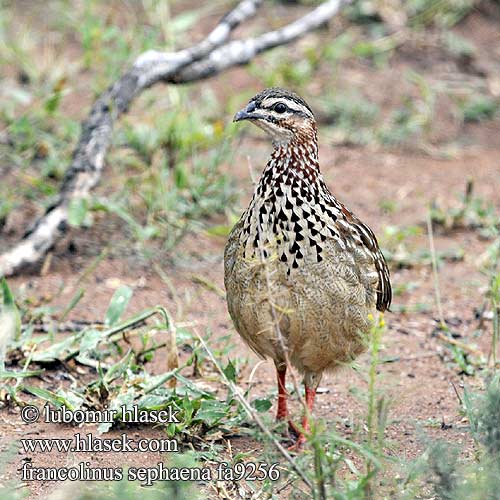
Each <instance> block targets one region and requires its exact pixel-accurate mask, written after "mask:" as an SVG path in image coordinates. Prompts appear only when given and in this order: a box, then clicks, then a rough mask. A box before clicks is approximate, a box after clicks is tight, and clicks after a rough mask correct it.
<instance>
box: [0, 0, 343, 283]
mask: <svg viewBox="0 0 500 500" xmlns="http://www.w3.org/2000/svg"><path fill="white" fill-rule="evenodd" d="M350 1H352V0H328V1H325V2H324V3H323V4H321V5H320V6H319V7H317V8H316V9H314V10H313V11H311V12H310V13H309V14H307V15H305V16H303V17H302V18H300V19H298V20H296V21H294V22H292V23H290V24H288V25H286V26H284V27H283V28H281V29H279V30H275V31H271V32H268V33H265V34H263V35H260V36H258V37H255V38H249V39H247V40H240V41H232V42H228V43H227V41H228V39H229V36H230V35H231V32H232V31H233V30H234V29H235V28H236V27H237V26H238V25H239V24H241V23H242V22H244V21H246V20H247V19H248V18H250V17H251V16H253V15H254V14H255V12H256V10H257V8H258V7H259V6H260V5H261V3H262V0H243V1H241V2H239V3H238V5H237V6H236V7H235V8H234V9H233V10H232V11H230V12H229V13H228V14H226V15H225V16H224V17H223V18H222V19H221V21H220V22H219V23H218V24H217V26H216V27H215V28H214V30H213V31H212V32H211V33H210V34H209V35H208V36H207V37H206V38H205V39H204V40H202V41H201V42H199V43H198V44H196V45H194V46H193V47H190V48H188V49H183V50H180V51H178V52H175V53H164V52H159V51H154V50H150V51H147V52H145V53H144V54H142V55H141V56H139V57H138V58H137V60H136V61H135V63H134V64H133V66H132V68H131V69H130V70H129V71H127V72H126V73H125V74H124V75H123V76H122V77H121V78H120V79H119V80H118V81H117V82H115V83H114V84H113V85H111V86H110V87H109V88H108V89H107V90H106V91H105V92H104V93H103V94H102V95H101V96H100V97H99V98H98V99H97V101H96V102H95V103H94V105H93V106H92V108H91V110H90V114H89V116H88V118H87V119H86V120H85V121H84V122H83V124H82V133H81V136H80V140H79V142H78V144H77V146H76V149H75V150H74V152H73V159H72V161H71V164H70V166H69V168H68V170H67V171H66V174H65V177H64V180H63V182H62V185H61V189H60V192H59V198H58V200H57V202H56V203H55V204H54V205H53V206H52V207H50V208H49V209H47V211H46V212H45V214H44V215H43V216H41V217H40V218H39V219H38V220H37V221H36V222H35V223H34V225H33V227H32V228H31V229H30V230H29V231H28V232H27V233H26V234H25V235H24V237H23V239H22V240H21V241H20V242H19V243H18V244H17V245H16V246H14V248H12V249H11V250H9V251H7V252H5V253H4V254H2V255H0V276H9V275H12V274H14V273H16V272H18V271H20V270H21V269H23V268H24V267H26V266H29V265H31V264H34V263H36V262H38V261H39V260H40V259H41V258H42V257H43V256H44V255H45V253H46V252H47V251H48V250H49V249H50V248H51V247H52V246H53V245H54V243H55V242H56V241H57V239H58V238H60V237H61V236H62V235H63V234H64V232H65V231H66V228H67V220H68V210H69V207H70V204H71V203H72V202H74V201H75V200H79V199H83V198H87V197H88V196H89V193H90V191H91V190H92V189H93V188H94V187H95V186H96V185H97V183H98V182H99V180H100V177H101V174H102V170H103V167H104V158H105V155H106V153H107V151H108V148H109V145H110V143H111V137H112V132H113V125H114V123H115V121H116V120H117V119H118V117H119V116H120V115H121V114H123V113H125V112H127V110H128V108H129V106H130V104H131V102H132V101H133V99H134V98H135V97H137V96H138V95H139V94H140V93H141V92H142V91H143V90H144V89H146V88H148V87H151V86H152V85H154V84H155V83H157V82H160V81H162V82H170V83H176V84H180V83H186V82H191V81H194V80H201V79H204V78H207V77H210V76H213V75H216V74H218V73H220V72H221V71H224V70H226V69H228V68H229V67H232V66H235V65H241V64H246V63H248V62H249V61H251V60H252V59H253V58H254V57H255V56H256V55H258V54H259V53H261V52H264V51H266V50H269V49H271V48H274V47H277V46H279V45H284V44H287V43H290V42H292V41H294V40H296V39H297V38H299V37H301V36H303V35H305V34H306V33H308V32H309V31H311V30H313V29H315V28H317V27H318V26H321V25H322V24H324V23H325V22H327V21H328V20H329V19H330V18H331V17H333V16H334V15H335V14H337V13H338V11H339V10H340V8H341V7H342V6H343V5H345V4H347V3H350Z"/></svg>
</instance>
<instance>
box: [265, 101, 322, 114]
mask: <svg viewBox="0 0 500 500" xmlns="http://www.w3.org/2000/svg"><path fill="white" fill-rule="evenodd" d="M277 102H284V103H285V104H286V105H287V106H288V107H289V108H290V109H293V110H294V111H300V112H301V113H305V114H306V115H308V116H312V114H311V112H310V111H309V110H308V109H307V108H306V107H305V106H303V105H302V104H299V103H298V102H295V101H292V100H291V99H288V98H286V97H267V98H266V99H264V100H263V101H262V103H261V106H262V107H265V108H270V107H271V106H273V105H274V104H276V103H277Z"/></svg>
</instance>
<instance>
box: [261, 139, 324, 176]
mask: <svg viewBox="0 0 500 500" xmlns="http://www.w3.org/2000/svg"><path fill="white" fill-rule="evenodd" d="M319 177H320V171H319V162H318V140H317V136H316V130H315V129H310V130H308V131H304V132H303V133H300V132H299V133H296V134H295V135H294V137H293V138H292V139H291V140H290V141H288V142H275V143H274V150H273V152H272V153H271V157H270V158H269V161H268V162H267V166H266V168H265V170H264V173H263V176H262V181H263V182H270V181H271V180H277V181H278V182H285V181H286V179H296V180H303V181H304V182H305V183H310V184H314V183H316V182H317V180H318V178H319Z"/></svg>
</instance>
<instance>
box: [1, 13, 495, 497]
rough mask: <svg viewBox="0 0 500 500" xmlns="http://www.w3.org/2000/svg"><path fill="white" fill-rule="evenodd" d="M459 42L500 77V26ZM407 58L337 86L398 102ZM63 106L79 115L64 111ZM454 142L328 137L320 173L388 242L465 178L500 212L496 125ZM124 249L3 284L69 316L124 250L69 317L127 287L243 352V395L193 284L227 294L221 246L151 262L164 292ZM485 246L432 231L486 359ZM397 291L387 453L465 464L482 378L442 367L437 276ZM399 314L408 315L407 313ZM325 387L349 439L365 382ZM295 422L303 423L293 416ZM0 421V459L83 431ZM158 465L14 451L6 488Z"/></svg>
mask: <svg viewBox="0 0 500 500" xmlns="http://www.w3.org/2000/svg"><path fill="white" fill-rule="evenodd" d="M457 29H458V30H460V31H461V32H463V33H468V34H470V33H472V36H473V38H474V42H475V43H476V44H477V45H479V46H480V47H481V48H482V47H484V48H485V49H486V48H487V47H493V48H494V47H495V46H496V53H495V55H494V57H493V58H492V59H489V60H488V64H490V65H491V64H495V65H496V68H495V69H496V70H498V68H499V67H500V53H498V46H499V45H498V44H499V43H500V39H499V36H498V24H497V21H496V20H495V19H488V18H487V17H486V16H484V15H482V14H474V15H472V16H469V18H468V19H467V20H466V21H465V23H463V24H462V25H460V26H459V27H458V28H457ZM495 44H496V45H495ZM290 50H293V49H290ZM480 53H481V52H480ZM412 54H413V55H411V54H408V53H404V54H402V55H398V57H397V60H396V61H395V63H394V64H393V65H391V67H390V70H386V71H380V70H377V69H375V68H373V67H371V66H368V65H360V64H358V65H357V66H356V67H353V66H351V67H347V68H343V69H342V71H344V74H343V76H342V78H343V79H344V78H345V79H346V80H348V79H349V75H350V76H351V77H352V75H353V74H354V73H356V78H357V79H358V80H359V79H361V80H362V81H364V82H366V85H364V86H363V88H364V89H366V92H367V94H368V95H375V94H377V93H380V89H384V92H385V95H384V96H383V98H382V102H383V101H384V99H385V100H391V97H390V95H391V93H392V92H396V89H397V87H398V81H399V80H400V78H401V74H402V72H403V71H404V69H405V68H409V67H412V66H414V65H416V64H418V63H419V62H418V61H417V55H416V54H415V53H412ZM492 60H493V62H492ZM426 61H427V63H426V67H425V69H423V71H424V74H426V75H427V76H429V77H432V76H433V75H436V74H437V73H438V72H439V71H440V70H441V67H440V65H441V62H440V61H438V60H436V59H433V57H428V58H427V59H426ZM484 64H486V63H484ZM228 82H235V86H236V87H237V88H238V89H243V88H251V87H252V81H251V79H249V77H248V74H247V73H246V71H245V69H237V70H233V71H231V72H230V73H227V74H225V75H222V76H220V77H219V78H218V79H217V80H215V81H211V82H210V85H212V86H213V87H214V88H215V89H216V90H217V91H218V92H221V93H224V92H226V91H227V88H228V85H229V84H228ZM201 85H206V84H205V83H202V84H201ZM256 90H257V89H256ZM398 91H399V89H398V90H397V92H398ZM87 104H89V103H87ZM242 104H243V103H242ZM68 106H69V107H71V105H70V104H68ZM446 116H447V115H446V110H444V111H443V114H442V115H440V116H439V118H440V119H438V120H437V123H440V125H439V126H438V129H439V131H440V134H439V135H440V136H441V137H443V136H446V135H447V132H448V131H449V128H450V127H453V126H455V125H454V122H453V119H447V118H446ZM249 134H251V135H248V136H246V137H245V138H244V140H243V141H242V142H241V144H240V145H239V149H238V151H237V152H236V154H235V155H234V161H233V163H232V164H231V165H225V166H224V167H223V168H225V169H227V171H228V172H230V174H231V175H233V176H234V177H235V179H237V182H238V184H239V186H240V188H241V198H240V205H241V208H242V209H243V208H244V207H245V206H246V203H247V202H248V200H249V199H250V196H251V193H252V185H251V181H250V175H249V171H248V162H247V156H249V157H250V158H251V163H252V165H253V168H254V169H255V171H257V172H258V171H260V170H261V169H262V167H263V166H264V164H265V161H266V157H267V155H268V153H269V152H270V145H269V144H268V142H267V141H264V140H262V138H261V136H258V135H257V134H256V135H255V136H254V135H253V134H254V131H252V132H250V131H249ZM453 136H454V140H455V142H456V143H458V144H460V145H461V147H460V150H459V151H458V153H457V154H456V155H455V156H454V157H451V158H449V159H437V158H436V157H433V156H431V155H428V154H425V153H422V152H418V151H409V150H408V149H405V150H403V151H398V150H394V151H388V150H381V149H379V148H375V147H353V148H350V147H338V146H334V145H332V144H331V140H330V137H329V136H328V133H323V132H322V129H321V127H320V163H321V165H322V171H323V174H324V176H325V178H326V180H327V183H328V185H329V186H330V188H331V190H332V192H333V193H334V194H335V195H336V196H337V197H338V198H339V199H340V200H341V201H342V202H344V203H345V204H346V205H347V206H348V207H349V208H351V209H352V210H353V211H354V212H355V213H356V214H357V215H358V216H359V217H360V218H361V219H362V220H363V221H365V222H367V223H368V224H369V225H370V226H371V227H372V229H373V230H374V231H375V233H376V234H382V233H383V228H384V227H386V226H388V225H394V226H405V225H423V224H425V214H426V211H427V207H428V204H429V202H430V201H431V200H437V201H438V203H440V204H442V205H444V206H451V205H453V204H454V203H455V202H456V199H457V197H458V196H459V195H460V194H461V193H463V190H464V188H465V183H466V180H467V179H469V178H471V179H473V180H474V187H475V195H477V196H480V197H482V198H484V199H485V200H491V201H492V202H493V203H494V204H495V206H496V208H497V210H500V197H499V196H498V193H499V192H500V164H499V158H500V141H499V139H498V138H499V137H500V123H499V122H485V123H482V124H477V125H467V126H464V127H461V128H459V129H455V130H454V131H453ZM106 175H107V176H110V177H111V178H112V180H111V181H109V183H107V185H106V186H102V187H100V188H99V189H109V186H110V183H111V184H112V182H120V179H116V178H113V174H112V171H111V168H110V167H108V171H107V173H106ZM381 200H394V201H395V203H396V207H397V208H396V209H395V210H394V211H392V212H390V213H388V212H387V211H384V210H382V209H381V208H380V201H381ZM17 218H19V220H20V225H19V226H18V227H17V228H16V230H14V231H13V232H12V233H11V234H9V235H2V240H3V241H2V244H1V247H3V248H6V247H7V246H8V245H9V244H12V243H13V242H14V241H15V238H16V237H18V236H19V235H20V233H21V232H22V228H23V225H24V224H26V223H27V222H28V216H27V214H25V215H23V216H18V217H16V219H17ZM217 222H219V221H218V219H217V218H214V224H215V223H217ZM122 238H123V236H122V234H121V233H120V224H118V223H117V222H116V221H115V220H113V219H111V220H110V219H109V218H108V219H106V218H100V219H98V220H97V221H96V222H95V224H94V226H93V227H92V228H91V229H89V230H71V231H70V233H69V234H68V236H67V237H66V238H65V240H64V241H62V242H60V243H59V244H58V245H57V247H56V248H55V250H54V253H53V258H52V262H51V265H50V268H49V269H48V272H46V273H45V274H44V275H43V276H41V275H40V274H39V270H35V271H33V272H32V273H31V274H23V275H21V276H17V277H15V278H13V279H11V280H10V281H9V283H10V285H11V287H12V289H13V291H14V292H15V293H23V294H24V295H27V296H29V297H32V298H34V299H35V300H40V301H44V300H45V301H47V300H49V299H50V298H51V297H52V296H53V297H56V295H57V292H58V290H59V288H60V286H61V284H64V287H65V291H64V292H63V294H62V295H59V296H57V297H56V298H55V299H53V300H52V301H51V302H50V303H51V305H54V306H63V305H66V304H67V303H68V301H69V300H70V298H71V296H72V294H73V293H74V284H75V283H76V282H77V280H78V279H79V278H80V276H81V273H82V271H83V270H84V269H86V268H87V266H88V265H89V263H90V262H91V261H92V259H93V258H95V256H96V255H98V254H99V253H100V251H101V250H102V249H103V248H104V247H105V246H106V245H109V244H110V243H111V245H112V246H115V243H116V247H119V248H121V251H120V252H115V253H113V255H111V256H110V257H109V258H107V259H105V260H104V261H103V262H101V263H100V264H99V266H98V268H97V270H96V272H94V273H93V274H91V275H90V277H88V278H87V280H86V281H85V282H84V284H85V286H86V288H87V290H88V291H87V293H86V295H85V296H84V298H83V299H82V300H81V302H80V303H79V304H78V306H77V307H76V308H75V309H74V310H73V311H72V312H71V318H74V319H88V320H95V319H102V318H103V316H104V313H105V310H106V307H107V304H108V302H109V299H110V297H111V295H112V293H113V291H114V289H116V288H117V286H118V284H127V285H129V286H131V287H133V288H134V295H133V299H132V302H131V304H130V306H129V310H128V311H129V312H130V313H134V312H138V311H140V310H143V309H145V308H147V307H151V306H154V305H156V304H161V305H163V306H164V307H166V308H167V309H168V310H169V311H171V313H172V314H173V316H174V317H175V318H176V320H177V321H190V322H195V323H196V324H197V325H198V329H199V331H201V332H203V331H206V330H207V329H209V330H210V331H212V332H213V341H214V342H215V341H216V339H217V338H219V337H222V336H225V335H227V334H228V333H231V335H232V341H233V342H234V344H235V345H236V346H237V349H236V351H234V352H233V353H232V356H242V357H248V360H249V361H248V364H247V366H246V368H245V371H244V374H243V377H242V379H241V380H240V381H239V383H240V384H241V386H242V387H246V383H247V377H248V374H249V373H250V372H251V370H252V369H253V367H254V366H255V365H256V363H258V362H259V360H258V359H257V358H256V357H255V356H254V355H253V354H252V353H251V352H250V351H248V350H247V348H246V347H245V346H244V345H243V343H242V341H241V340H240V338H239V337H238V335H237V334H236V333H235V331H234V328H233V326H232V324H231V320H230V318H229V316H228V313H227V310H226V304H225V300H224V299H223V298H221V297H220V296H219V295H217V294H216V293H214V292H212V291H210V290H207V288H206V287H205V286H203V285H201V284H200V283H199V282H197V281H196V280H195V279H194V278H193V276H195V275H202V276H204V277H205V278H206V279H207V280H209V281H210V282H213V283H214V284H216V285H217V286H218V287H220V288H222V289H223V288H224V286H223V260H222V259H223V249H224V244H225V239H224V238H222V237H214V236H209V235H207V234H206V233H204V232H200V233H197V234H189V235H187V236H186V237H185V238H184V239H183V240H182V242H181V243H180V244H179V246H178V247H177V248H176V249H175V251H174V252H173V253H171V254H169V255H165V254H164V252H162V251H161V250H158V256H157V257H155V259H154V260H155V261H157V262H159V263H160V264H161V267H162V268H163V271H164V272H165V274H166V275H167V276H168V278H169V279H170V281H171V284H172V286H171V287H168V286H167V285H166V284H165V283H164V281H162V279H161V278H160V277H159V276H158V274H157V273H156V272H155V271H154V269H153V267H152V265H151V263H150V262H149V261H146V260H144V259H143V258H141V257H140V256H138V255H137V253H136V252H135V251H134V250H133V249H127V248H126V245H127V243H126V242H123V241H121V240H122ZM488 244H489V242H488V241H484V240H482V239H481V238H480V236H479V235H478V233H477V232H475V231H472V230H471V231H469V230H463V231H453V232H451V233H447V234H440V233H439V231H437V234H436V246H437V250H438V252H439V251H444V250H450V249H452V250H456V249H463V250H464V251H465V257H464V259H463V260H461V261H457V262H448V261H447V262H444V263H443V265H442V266H441V267H440V269H439V279H440V288H441V296H442V305H443V310H444V315H445V319H446V320H447V321H448V322H449V324H450V325H451V328H452V330H453V332H454V333H455V334H456V335H457V338H458V339H459V340H460V341H463V342H464V343H467V344H468V343H476V344H477V345H478V347H479V348H480V349H482V350H483V351H484V352H488V349H489V343H490V332H491V324H488V323H486V325H485V327H484V330H483V331H482V334H478V333H477V330H478V326H479V324H478V318H477V314H476V312H477V310H478V309H479V308H480V307H481V306H482V303H483V300H484V293H483V292H484V290H485V288H486V286H487V281H486V277H485V276H484V275H482V274H481V273H480V272H479V270H478V262H479V259H480V257H481V255H482V254H483V253H484V252H485V250H486V248H487V246H488ZM410 245H412V247H413V248H414V249H415V250H419V249H428V245H429V242H428V238H427V236H426V234H425V230H424V232H423V235H422V236H419V237H417V238H414V239H413V240H412V241H411V243H410ZM392 282H393V287H394V288H395V289H397V288H399V287H400V286H402V285H405V284H408V283H412V284H413V286H412V288H411V289H410V291H404V292H403V293H401V294H398V295H396V296H395V299H394V303H393V311H394V312H392V313H388V314H387V315H386V321H387V326H388V328H387V333H386V335H385V337H384V348H383V352H382V357H383V358H387V359H392V362H388V363H384V364H382V365H381V366H380V378H379V382H378V383H379V384H380V386H381V387H383V388H384V392H385V393H386V394H387V398H388V399H389V400H390V401H391V404H390V410H389V411H390V413H389V415H390V424H389V426H388V429H387V438H388V443H389V445H390V446H389V453H390V454H392V455H393V456H394V457H397V458H399V459H400V460H402V461H403V460H407V459H411V458H413V457H417V456H419V455H420V454H421V452H422V449H423V448H424V446H425V445H424V442H423V440H422V434H423V433H425V434H426V435H429V436H432V437H434V438H436V437H437V438H440V437H443V438H446V440H448V441H453V442H455V443H458V444H460V445H461V446H462V447H463V453H464V454H465V455H467V454H468V453H469V452H470V449H471V443H470V438H469V437H468V436H469V435H468V434H467V433H466V431H465V430H464V422H463V417H462V415H460V413H459V404H458V400H457V395H456V393H455V390H454V387H455V388H458V389H460V387H462V386H463V384H467V385H468V386H471V387H474V386H479V385H480V381H479V380H478V379H477V378H474V377H466V376H465V375H463V374H461V373H460V371H459V368H458V367H457V366H456V365H454V364H452V363H448V362H447V359H448V357H447V355H446V352H447V349H446V346H445V345H444V344H443V342H442V341H440V340H439V339H437V338H436V337H435V335H433V334H434V333H435V328H436V325H437V311H436V307H435V299H434V288H433V280H432V270H431V267H430V266H429V265H416V266H414V267H412V268H410V269H392ZM419 304H424V305H425V306H426V307H425V308H423V311H421V312H418V308H415V307H414V308H412V306H417V305H419ZM402 306H404V310H405V311H406V312H400V310H401V309H403V307H402ZM71 318H70V319H71ZM359 362H360V364H361V365H366V364H367V362H368V359H367V357H366V356H365V357H362V358H361V359H360V360H359ZM149 368H150V370H151V372H153V373H161V372H163V371H164V370H165V357H164V355H162V353H159V354H158V356H157V357H156V358H155V361H154V364H153V365H151V366H149ZM60 383H61V381H60V379H59V377H58V374H57V372H54V373H50V372H49V373H47V375H45V376H44V378H43V386H44V387H46V388H48V389H52V390H56V389H57V387H58V386H59V385H60ZM254 384H255V385H254V388H253V390H252V396H257V395H259V394H261V395H263V394H268V393H269V392H270V391H273V390H274V389H275V376H274V370H273V364H272V362H270V361H267V362H266V363H264V364H260V365H259V367H258V368H257V371H256V374H255V376H254ZM321 387H322V388H323V389H324V390H322V391H321V393H320V394H319V395H318V398H317V406H316V415H317V416H318V417H321V418H323V419H325V421H326V422H328V425H330V426H335V427H336V428H337V430H338V431H339V432H340V433H341V434H342V435H346V436H349V435H350V434H351V433H352V428H353V422H360V421H361V420H362V419H363V416H364V412H365V409H364V406H363V404H362V403H361V402H360V401H359V400H358V399H357V398H356V397H355V396H354V395H353V394H352V392H353V391H352V389H353V388H358V389H362V390H366V383H365V381H364V380H363V378H362V377H361V376H359V375H358V374H357V373H356V372H354V371H353V370H350V369H345V370H343V371H340V372H338V373H336V374H331V375H328V376H325V378H324V380H323V382H322V384H321ZM221 394H222V392H221ZM294 412H295V414H296V415H297V416H298V412H299V408H298V405H297V404H295V406H294ZM0 419H1V421H2V423H1V427H0V436H1V448H2V449H6V448H7V447H8V446H9V444H10V443H12V442H14V441H16V440H18V439H19V438H21V437H29V436H33V437H57V438H62V437H72V436H73V434H74V433H75V432H76V431H77V429H75V428H74V427H72V426H63V425H48V424H43V423H37V424H31V425H27V424H24V423H23V422H22V421H21V419H20V416H19V409H18V408H12V407H10V408H5V409H3V410H2V412H1V413H0ZM92 430H93V427H92V426H88V425H85V426H83V427H81V428H79V429H78V431H79V432H82V433H86V432H92ZM121 432H122V430H120V429H117V430H113V431H112V432H111V433H110V437H113V436H119V435H120V433H121ZM127 432H130V433H131V434H132V435H133V436H135V437H139V436H140V437H163V436H164V434H163V431H162V430H161V429H154V428H150V427H143V428H135V429H129V430H128V431H127ZM231 446H232V449H233V451H238V450H242V451H250V450H255V452H254V453H255V456H257V455H258V453H259V450H260V447H261V445H260V443H259V442H257V441H254V440H252V439H249V438H247V437H245V438H234V439H232V440H231ZM159 459H160V456H159V455H158V454H154V453H142V454H126V455H125V454H113V453H107V454H99V455H98V454H94V455H90V454H88V455H85V454H83V455H82V456H68V455H64V454H57V453H50V454H39V453H36V454H31V455H29V456H28V455H25V454H23V453H22V452H21V451H19V452H18V453H17V456H16V458H15V460H14V462H13V464H12V465H11V468H10V469H9V471H8V474H9V475H14V474H15V473H16V470H17V469H18V468H19V467H20V465H21V464H22V463H23V461H32V463H33V464H34V465H38V466H50V465H53V464H54V463H57V464H67V465H72V464H74V463H78V462H79V461H82V460H83V461H87V460H88V461H90V462H92V464H95V465H97V464H99V465H100V466H105V465H107V466H112V465H117V464H118V465H121V466H125V465H154V464H156V463H157V461H159ZM56 486H57V485H55V484H47V483H32V484H30V485H29V488H30V491H31V498H38V497H40V498H41V497H45V496H46V494H47V493H48V492H49V491H52V490H53V489H54V488H55V487H56Z"/></svg>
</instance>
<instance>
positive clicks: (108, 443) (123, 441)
mask: <svg viewBox="0 0 500 500" xmlns="http://www.w3.org/2000/svg"><path fill="white" fill-rule="evenodd" d="M21 446H22V448H23V450H24V452H25V453H30V452H31V453H33V452H37V451H38V452H41V453H50V452H51V451H58V452H63V453H67V452H74V453H80V452H92V453H107V452H148V451H150V452H160V453H168V452H177V451H178V443H177V441H176V440H175V439H138V440H134V439H131V438H129V437H127V435H126V434H122V435H121V437H119V438H104V439H103V438H94V437H93V436H92V434H91V433H89V434H86V435H85V436H82V435H80V434H75V435H74V436H73V438H70V439H54V438H51V439H44V438H38V439H21Z"/></svg>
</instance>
